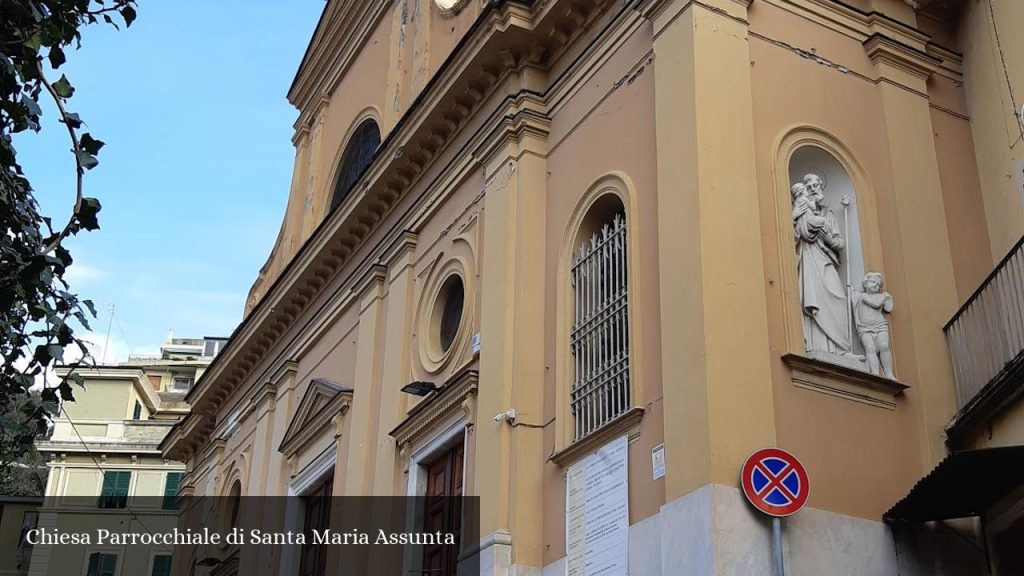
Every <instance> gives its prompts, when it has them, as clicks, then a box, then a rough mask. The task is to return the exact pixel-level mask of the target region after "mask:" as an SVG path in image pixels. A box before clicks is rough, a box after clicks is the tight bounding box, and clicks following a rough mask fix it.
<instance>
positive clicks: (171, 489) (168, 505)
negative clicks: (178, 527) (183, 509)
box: [163, 472, 181, 510]
mask: <svg viewBox="0 0 1024 576" xmlns="http://www.w3.org/2000/svg"><path fill="white" fill-rule="evenodd" d="M180 485H181V472H168V473H167V483H166V484H164V504H163V509H164V510H177V509H178V504H177V503H176V502H175V499H176V498H177V496H178V487H179V486H180Z"/></svg>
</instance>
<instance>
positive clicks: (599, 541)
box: [565, 436, 629, 576]
mask: <svg viewBox="0 0 1024 576" xmlns="http://www.w3.org/2000/svg"><path fill="white" fill-rule="evenodd" d="M627 449H628V442H627V440H626V437H625V436H622V437H621V438H618V439H616V440H612V441H611V442H609V443H608V444H605V445H604V446H602V447H601V448H599V449H598V450H597V452H595V453H593V454H591V455H590V456H587V457H586V458H584V459H583V460H580V461H579V462H577V463H575V464H573V465H572V466H570V467H569V471H568V473H567V474H566V483H565V490H566V500H565V502H566V506H565V540H566V542H565V544H566V562H565V571H566V574H568V576H626V572H627V568H626V566H627V564H626V550H627V548H628V546H629V485H628V480H627V471H628V468H627V466H626V453H627Z"/></svg>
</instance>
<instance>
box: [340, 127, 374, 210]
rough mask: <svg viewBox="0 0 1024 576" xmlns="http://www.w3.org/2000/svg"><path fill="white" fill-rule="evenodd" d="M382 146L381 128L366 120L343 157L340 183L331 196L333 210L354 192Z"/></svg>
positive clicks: (356, 132)
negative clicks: (353, 188)
mask: <svg viewBox="0 0 1024 576" xmlns="http://www.w3.org/2000/svg"><path fill="white" fill-rule="evenodd" d="M379 146H380V128H378V127H377V123H376V122H374V121H373V120H365V121H363V123H362V124H360V125H359V127H358V128H356V131H355V133H354V134H352V138H351V139H350V140H349V143H348V147H347V148H345V153H344V154H342V156H341V169H340V170H339V171H338V182H337V183H336V184H335V185H334V195H333V196H331V210H332V211H333V210H334V209H335V208H337V207H338V206H339V205H340V204H341V203H342V201H344V200H345V198H346V197H347V196H348V193H349V192H351V191H352V187H353V186H355V183H356V182H357V181H358V180H359V177H360V176H362V175H363V172H365V171H366V168H367V166H369V165H370V162H371V161H372V160H373V155H374V154H375V153H376V152H377V148H378V147H379Z"/></svg>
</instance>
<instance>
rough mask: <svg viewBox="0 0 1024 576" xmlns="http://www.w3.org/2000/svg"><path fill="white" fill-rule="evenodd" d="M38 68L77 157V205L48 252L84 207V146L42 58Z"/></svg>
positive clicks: (49, 250) (37, 64)
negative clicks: (82, 155) (47, 74)
mask: <svg viewBox="0 0 1024 576" xmlns="http://www.w3.org/2000/svg"><path fill="white" fill-rule="evenodd" d="M36 70H37V71H38V72H39V82H40V83H42V85H43V86H45V87H46V91H47V92H49V93H50V97H52V98H53V101H54V103H55V104H57V110H58V111H60V117H61V121H62V122H63V123H64V125H65V126H67V129H68V136H70V137H71V153H72V154H73V155H74V157H75V207H74V208H73V209H72V211H71V217H70V218H69V219H68V223H67V224H65V225H64V228H63V229H62V230H61V231H60V232H59V233H58V234H57V236H56V237H54V238H53V240H51V241H50V242H49V243H48V244H47V245H46V249H45V250H43V253H44V254H47V253H49V252H52V251H53V250H55V249H56V248H57V246H60V243H61V242H62V241H63V240H64V238H66V237H67V235H68V233H69V232H70V231H71V226H72V224H74V223H75V218H76V217H77V216H78V211H79V209H81V207H82V187H83V178H84V176H85V168H83V167H82V159H81V157H80V154H79V153H80V152H81V150H82V148H81V145H80V144H79V142H78V135H77V134H76V133H75V129H74V128H72V127H71V122H70V121H69V117H68V111H67V110H66V109H65V108H64V99H63V98H61V97H60V95H59V94H57V91H56V90H54V88H53V86H52V85H51V84H50V82H49V80H47V79H46V74H44V73H43V61H42V59H41V58H40V59H39V60H37V61H36Z"/></svg>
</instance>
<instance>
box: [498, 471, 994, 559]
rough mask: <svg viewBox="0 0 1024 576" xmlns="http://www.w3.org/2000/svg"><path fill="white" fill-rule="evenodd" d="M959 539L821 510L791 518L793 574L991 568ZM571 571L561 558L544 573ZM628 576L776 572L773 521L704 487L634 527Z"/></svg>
mask: <svg viewBox="0 0 1024 576" xmlns="http://www.w3.org/2000/svg"><path fill="white" fill-rule="evenodd" d="M904 532H905V533H904ZM957 540H958V538H957V537H955V536H952V535H949V534H948V533H947V532H944V531H937V530H934V529H931V528H929V527H927V526H918V527H914V528H913V529H909V528H901V529H900V533H899V534H898V540H897V539H894V537H893V532H892V530H890V528H889V527H888V526H887V525H885V524H884V523H882V522H880V521H873V520H867V519H864V518H855V517H852V516H846V515H843V514H836V513H834V512H827V511H824V510H816V509H813V508H805V509H804V510H802V511H800V512H799V513H797V514H796V515H795V516H792V517H790V518H786V519H784V520H783V549H784V558H785V562H786V576H925V575H926V574H927V575H949V576H954V575H955V576H982V575H984V574H987V571H986V569H985V563H984V557H983V556H982V555H980V554H979V553H978V551H977V550H976V549H974V548H972V547H970V546H969V545H968V544H966V543H965V542H963V541H962V540H960V541H957ZM532 570H533V569H529V570H526V571H524V569H523V568H522V567H510V570H509V571H508V572H506V573H507V574H515V575H523V574H534V572H532ZM485 573H488V572H486V569H485ZM564 574H565V559H564V558H561V559H559V560H557V561H555V562H552V563H550V564H548V565H547V566H545V567H544V569H543V571H542V572H541V575H540V576H564ZM622 576H626V575H622ZM628 576H774V575H773V573H772V566H771V523H770V521H769V520H768V519H767V518H766V517H765V516H763V515H762V514H760V513H758V512H756V511H755V510H753V508H752V507H751V506H750V505H749V504H747V502H746V500H745V499H744V498H743V494H742V493H741V492H740V491H739V489H737V488H733V487H730V486H720V485H713V484H709V485H706V486H703V487H701V488H699V489H698V490H695V491H693V492H691V493H689V494H687V495H685V496H682V497H680V498H678V499H676V500H674V501H672V502H669V503H668V504H666V505H664V506H662V508H661V512H660V513H659V514H656V515H654V516H652V517H649V518H646V519H644V520H642V521H641V522H638V523H636V524H633V525H632V526H630V527H629V575H628Z"/></svg>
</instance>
